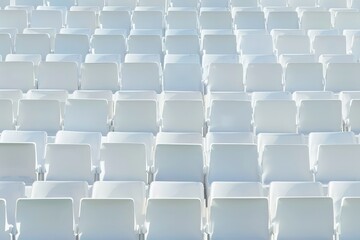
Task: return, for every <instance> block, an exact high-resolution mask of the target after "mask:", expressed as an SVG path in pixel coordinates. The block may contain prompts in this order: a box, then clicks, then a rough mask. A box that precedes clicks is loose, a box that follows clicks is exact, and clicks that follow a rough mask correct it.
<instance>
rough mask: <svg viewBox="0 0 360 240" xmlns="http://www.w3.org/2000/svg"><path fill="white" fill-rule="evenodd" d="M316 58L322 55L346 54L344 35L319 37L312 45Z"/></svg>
mask: <svg viewBox="0 0 360 240" xmlns="http://www.w3.org/2000/svg"><path fill="white" fill-rule="evenodd" d="M312 49H313V52H314V53H315V57H319V56H320V55H322V54H346V38H345V36H343V35H318V36H316V37H315V39H314V41H313V43H312Z"/></svg>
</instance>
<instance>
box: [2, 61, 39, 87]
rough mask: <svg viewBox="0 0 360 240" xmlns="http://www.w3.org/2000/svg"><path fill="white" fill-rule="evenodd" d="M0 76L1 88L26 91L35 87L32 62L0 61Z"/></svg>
mask: <svg viewBox="0 0 360 240" xmlns="http://www.w3.org/2000/svg"><path fill="white" fill-rule="evenodd" d="M0 76H1V80H0V87H1V88H2V89H20V90H22V91H23V92H26V91H28V90H29V89H32V88H35V72H34V66H33V63H32V62H0Z"/></svg>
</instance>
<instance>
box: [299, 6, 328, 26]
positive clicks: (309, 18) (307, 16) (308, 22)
mask: <svg viewBox="0 0 360 240" xmlns="http://www.w3.org/2000/svg"><path fill="white" fill-rule="evenodd" d="M300 28H301V29H304V30H308V29H330V28H331V15H330V12H328V11H312V10H308V11H304V12H303V13H302V15H300Z"/></svg>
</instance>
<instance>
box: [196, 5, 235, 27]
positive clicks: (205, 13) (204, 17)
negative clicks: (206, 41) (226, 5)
mask: <svg viewBox="0 0 360 240" xmlns="http://www.w3.org/2000/svg"><path fill="white" fill-rule="evenodd" d="M199 23H200V29H202V30H203V29H232V17H231V12H230V11H227V10H202V11H200V16H199Z"/></svg>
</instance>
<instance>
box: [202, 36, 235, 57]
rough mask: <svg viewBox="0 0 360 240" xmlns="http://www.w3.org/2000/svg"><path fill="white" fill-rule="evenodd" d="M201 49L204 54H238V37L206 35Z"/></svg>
mask: <svg viewBox="0 0 360 240" xmlns="http://www.w3.org/2000/svg"><path fill="white" fill-rule="evenodd" d="M201 47H202V51H203V52H204V54H236V36H235V35H230V34H227V35H220V34H216V35H215V34H209V35H207V34H205V35H204V36H203V39H202V46H201Z"/></svg>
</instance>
